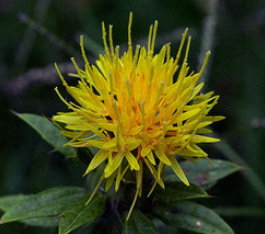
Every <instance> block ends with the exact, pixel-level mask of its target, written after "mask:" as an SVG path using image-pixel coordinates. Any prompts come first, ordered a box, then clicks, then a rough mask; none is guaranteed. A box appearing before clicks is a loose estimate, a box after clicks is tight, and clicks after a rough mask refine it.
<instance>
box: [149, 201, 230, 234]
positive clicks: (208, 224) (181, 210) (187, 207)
mask: <svg viewBox="0 0 265 234" xmlns="http://www.w3.org/2000/svg"><path fill="white" fill-rule="evenodd" d="M154 213H155V214H156V215H157V216H158V217H159V218H161V220H163V221H164V222H165V223H166V224H168V225H171V226H173V227H176V228H181V229H183V230H187V231H192V232H196V233H205V234H210V233H214V234H224V233H225V234H233V233H234V232H233V230H232V229H231V228H230V227H229V226H228V224H227V223H226V222H225V221H224V220H223V219H222V218H221V217H220V216H218V215H217V214H216V213H215V212H214V211H213V210H211V209H209V208H206V207H204V206H202V205H198V204H196V203H193V202H188V201H186V202H179V203H176V204H172V205H171V207H170V208H164V207H163V208H157V209H155V210H154Z"/></svg>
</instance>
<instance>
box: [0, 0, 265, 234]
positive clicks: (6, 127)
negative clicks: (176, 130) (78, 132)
mask: <svg viewBox="0 0 265 234" xmlns="http://www.w3.org/2000/svg"><path fill="white" fill-rule="evenodd" d="M211 3H212V0H179V1H174V0H164V1H159V0H141V1H140V0H134V1H132V0H128V1H122V0H109V1H107V0H54V1H50V0H24V1H15V0H1V3H0V35H1V37H0V87H1V89H0V104H1V107H2V108H1V121H0V126H1V133H2V137H1V143H2V147H1V148H0V151H1V152H0V155H1V164H0V195H7V194H17V193H35V192H39V191H41V190H44V189H46V188H49V187H52V186H59V185H61V186H62V185H69V186H70V185H75V186H78V185H83V184H84V179H83V178H82V177H81V175H82V171H80V170H79V169H78V166H76V167H75V166H73V165H75V164H72V163H71V164H68V161H69V160H68V159H65V158H64V157H63V156H62V155H60V154H59V153H58V152H54V151H52V148H51V147H50V146H49V145H48V144H46V143H45V142H44V141H42V139H41V137H39V135H38V134H37V133H35V132H34V131H33V130H32V129H30V128H29V127H28V126H27V125H26V124H25V123H23V122H22V121H21V120H19V119H18V118H17V117H15V116H14V115H13V114H12V113H11V112H10V110H15V111H17V112H29V113H36V114H41V115H45V116H51V115H52V114H54V113H55V112H56V111H57V110H64V109H66V108H65V106H64V105H63V104H62V103H61V102H60V100H59V99H58V98H57V97H56V94H55V92H54V90H53V88H54V87H55V86H56V85H57V83H58V85H60V84H59V78H58V77H57V76H56V75H55V72H53V68H51V69H48V68H49V66H50V65H52V64H53V63H54V62H57V63H59V64H60V63H62V64H63V65H64V66H66V68H65V70H66V71H68V70H69V69H71V68H69V69H68V68H67V64H65V61H69V57H71V56H76V57H77V58H78V55H76V54H75V51H78V49H79V48H78V38H79V35H80V34H84V35H86V36H87V37H88V38H89V39H90V40H91V41H93V42H95V43H96V44H99V45H100V46H101V44H102V43H101V30H100V29H101V25H100V24H101V21H103V20H104V21H105V22H106V23H111V24H113V25H114V41H115V42H116V43H118V44H121V45H124V43H125V42H126V39H127V20H128V14H129V11H133V12H134V24H133V38H134V41H138V40H140V41H144V40H145V38H146V36H147V33H148V26H149V25H150V24H151V23H152V22H153V21H154V20H155V19H157V20H158V21H159V33H158V44H159V41H160V40H161V41H163V42H164V40H165V42H168V41H171V42H172V44H173V45H175V48H176V47H177V35H176V33H174V32H176V30H178V29H180V30H182V29H183V28H184V27H189V28H190V30H191V34H192V37H193V43H192V51H191V56H190V63H191V66H192V67H196V65H197V64H198V55H199V52H200V45H201V43H202V41H203V40H204V39H205V38H204V36H205V34H204V32H203V29H204V28H203V27H204V22H205V19H206V17H207V15H208V12H209V6H210V5H211ZM264 12H265V4H264V1H263V0H256V1H251V0H240V1H239V0H234V1H229V0H222V1H221V0H219V1H218V6H217V9H216V14H217V21H216V28H215V32H214V40H213V48H212V51H213V56H211V68H210V69H209V76H208V81H207V89H208V88H209V89H210V88H211V89H214V90H215V91H216V93H217V94H220V96H221V99H220V103H219V105H218V106H217V108H215V110H214V112H215V113H218V114H222V115H225V116H226V117H227V119H226V120H225V121H222V122H221V123H218V124H216V125H215V128H216V130H217V131H218V132H219V133H220V135H221V136H222V137H223V138H225V139H226V141H227V142H229V144H231V146H232V147H233V148H234V150H235V151H236V152H237V153H238V154H239V155H240V157H241V158H242V159H244V161H246V163H247V165H248V166H249V167H251V168H252V169H253V170H254V171H255V172H256V173H257V175H258V176H259V177H260V179H261V181H262V182H264V183H265V170H264V163H265V158H264V150H265V145H264V143H263V142H264V139H265V112H264V110H265V102H264V100H265V93H264V88H265V82H264V62H265V53H264V52H265V44H264V39H265V23H264V22H265V16H264ZM34 25H35V26H34ZM54 38H56V40H54ZM173 48H174V47H173ZM91 51H93V48H92V50H91ZM70 52H73V54H72V53H70ZM90 56H91V59H92V60H93V59H94V57H95V55H94V54H93V53H92V52H91V53H90ZM32 69H34V70H32ZM67 69H68V70H67ZM37 78H38V79H37ZM21 87H22V88H21ZM208 152H211V154H212V155H214V156H215V157H216V158H224V155H223V154H222V153H221V152H220V151H218V150H217V149H215V148H209V149H208ZM211 154H210V155H211ZM246 170H247V169H246ZM210 194H213V195H216V196H218V198H216V199H212V200H210V201H209V199H207V201H205V202H206V203H207V205H209V204H210V205H212V207H218V208H219V210H222V207H238V208H240V207H243V208H242V209H244V211H245V208H244V207H258V208H259V209H265V205H264V199H263V200H262V198H261V197H260V196H259V195H258V193H257V192H256V191H255V190H253V188H252V186H251V184H250V183H249V182H248V181H247V180H246V178H245V177H244V176H243V175H242V174H240V173H237V174H236V175H233V176H231V177H229V178H228V179H224V180H223V181H222V182H220V183H219V184H218V186H215V187H213V188H212V189H211V190H210ZM217 210H218V209H217ZM235 213H236V212H235V209H234V210H233V212H230V213H229V209H228V210H227V212H223V214H224V215H226V220H227V221H228V223H229V224H231V226H232V228H233V229H234V230H235V232H236V233H263V231H264V224H263V223H264V220H263V219H264V218H263V217H262V216H259V217H258V216H257V215H251V212H250V214H249V216H248V215H246V214H245V213H244V215H241V213H242V212H241V211H240V210H238V215H235ZM0 233H3V234H5V233H17V234H20V233H29V234H30V233H47V230H46V229H40V228H32V227H30V228H29V227H28V226H27V225H25V224H19V223H16V224H14V223H12V224H7V225H4V226H3V225H1V226H0ZM49 233H53V230H52V229H49ZM54 233H56V230H55V231H54Z"/></svg>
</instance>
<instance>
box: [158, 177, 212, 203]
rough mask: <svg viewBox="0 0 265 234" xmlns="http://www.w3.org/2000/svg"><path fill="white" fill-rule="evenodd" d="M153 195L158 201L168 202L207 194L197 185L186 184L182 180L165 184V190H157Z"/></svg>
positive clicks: (204, 196) (203, 196)
mask: <svg viewBox="0 0 265 234" xmlns="http://www.w3.org/2000/svg"><path fill="white" fill-rule="evenodd" d="M155 196H156V197H157V198H158V199H159V201H162V202H165V203H169V204H170V203H172V202H173V203H175V202H177V201H180V200H188V199H195V198H206V197H209V195H208V194H207V193H206V192H205V191H204V190H203V189H202V188H200V187H199V186H197V185H194V184H190V186H186V185H185V184H183V183H182V182H176V183H174V184H173V183H171V184H169V185H167V187H166V189H165V190H162V189H160V190H158V191H157V192H156V193H155Z"/></svg>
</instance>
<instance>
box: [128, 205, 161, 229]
mask: <svg viewBox="0 0 265 234" xmlns="http://www.w3.org/2000/svg"><path fill="white" fill-rule="evenodd" d="M124 233H125V234H157V233H158V232H157V231H156V230H155V227H154V225H153V223H152V222H151V220H149V219H148V218H147V217H146V216H145V215H144V214H143V213H142V212H140V211H139V210H134V211H133V213H132V215H131V217H130V219H129V220H128V222H126V223H125V225H124Z"/></svg>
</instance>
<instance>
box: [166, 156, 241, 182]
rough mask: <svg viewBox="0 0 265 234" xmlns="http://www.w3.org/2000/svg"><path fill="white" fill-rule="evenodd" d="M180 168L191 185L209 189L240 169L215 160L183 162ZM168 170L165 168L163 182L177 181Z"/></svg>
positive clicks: (226, 162)
mask: <svg viewBox="0 0 265 234" xmlns="http://www.w3.org/2000/svg"><path fill="white" fill-rule="evenodd" d="M181 167H182V168H183V170H184V172H185V174H186V176H187V178H188V180H189V181H190V182H191V183H194V184H196V185H199V186H203V187H209V186H210V185H212V184H213V183H214V182H216V181H218V180H219V179H222V178H224V177H226V176H228V175H230V174H232V173H234V172H236V171H238V170H240V167H239V166H238V165H236V164H235V163H231V162H229V161H225V160H217V159H211V160H206V159H195V160H194V162H190V161H185V162H183V163H181ZM170 169H171V168H167V167H166V168H165V174H164V177H163V179H164V181H165V182H175V181H179V179H177V177H176V175H175V174H174V173H172V172H171V170H170Z"/></svg>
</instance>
